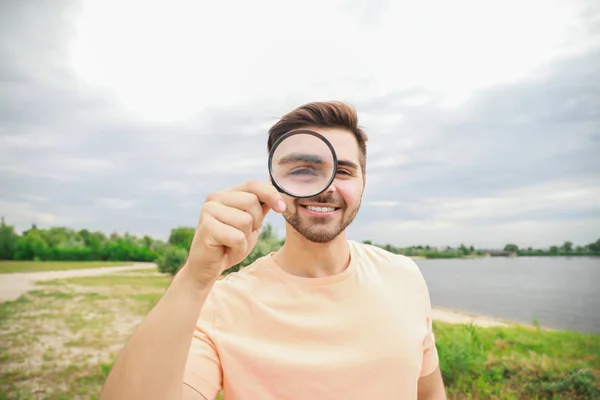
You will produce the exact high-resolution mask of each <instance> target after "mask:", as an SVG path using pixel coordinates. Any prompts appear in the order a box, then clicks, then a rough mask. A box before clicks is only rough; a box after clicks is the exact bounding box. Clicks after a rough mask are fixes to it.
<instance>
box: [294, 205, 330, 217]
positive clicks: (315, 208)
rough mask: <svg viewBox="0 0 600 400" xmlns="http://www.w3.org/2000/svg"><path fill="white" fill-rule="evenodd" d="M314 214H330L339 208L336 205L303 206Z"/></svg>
mask: <svg viewBox="0 0 600 400" xmlns="http://www.w3.org/2000/svg"><path fill="white" fill-rule="evenodd" d="M301 207H302V208H304V209H305V210H307V211H309V212H310V214H313V215H329V214H333V213H334V212H335V211H337V210H338V208H335V207H318V206H301Z"/></svg>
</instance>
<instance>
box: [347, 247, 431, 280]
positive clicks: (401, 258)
mask: <svg viewBox="0 0 600 400" xmlns="http://www.w3.org/2000/svg"><path fill="white" fill-rule="evenodd" d="M350 243H351V245H352V246H353V250H354V252H355V254H356V255H357V257H358V259H359V261H362V262H368V263H371V264H373V265H374V266H375V267H376V268H380V269H381V268H383V269H390V268H391V269H392V270H395V271H397V272H404V273H407V274H411V275H412V274H416V275H421V270H420V269H419V266H418V265H417V263H416V262H415V261H414V260H413V259H412V258H410V257H407V256H405V255H403V254H396V253H392V252H390V251H387V250H385V249H383V248H381V247H379V246H374V245H371V244H366V243H359V242H355V241H351V242H350Z"/></svg>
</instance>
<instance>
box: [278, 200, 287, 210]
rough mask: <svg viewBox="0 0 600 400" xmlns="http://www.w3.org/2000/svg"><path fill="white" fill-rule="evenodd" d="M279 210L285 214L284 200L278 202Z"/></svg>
mask: <svg viewBox="0 0 600 400" xmlns="http://www.w3.org/2000/svg"><path fill="white" fill-rule="evenodd" d="M277 210H278V211H280V212H284V211H285V203H284V202H283V200H279V201H278V202H277Z"/></svg>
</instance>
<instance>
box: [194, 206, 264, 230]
mask: <svg viewBox="0 0 600 400" xmlns="http://www.w3.org/2000/svg"><path fill="white" fill-rule="evenodd" d="M205 212H207V213H209V214H210V215H211V216H212V217H213V218H214V219H216V220H217V221H219V222H221V223H223V224H226V225H229V226H231V227H233V228H235V229H237V230H239V231H241V232H242V233H243V234H244V236H249V235H250V234H251V233H252V232H253V231H255V230H257V229H258V228H254V226H255V225H256V222H255V219H254V217H253V216H252V214H250V213H249V212H246V211H244V210H240V209H238V208H234V207H229V206H226V205H224V204H222V203H219V202H216V201H215V202H210V203H206V205H205ZM255 213H256V211H255ZM258 213H259V214H261V215H260V216H259V218H261V220H262V211H261V210H260V209H259V211H258ZM258 227H260V225H258Z"/></svg>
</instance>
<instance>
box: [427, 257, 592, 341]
mask: <svg viewBox="0 0 600 400" xmlns="http://www.w3.org/2000/svg"><path fill="white" fill-rule="evenodd" d="M417 264H418V265H419V267H420V268H421V271H422V273H423V276H424V277H425V280H426V281H427V284H428V286H429V292H430V296H431V302H432V304H433V306H434V307H436V306H437V307H440V308H446V309H452V310H462V311H467V312H471V313H474V314H482V315H487V316H490V317H496V318H501V319H505V320H511V321H517V322H522V323H525V324H532V323H533V321H534V319H535V318H537V320H538V321H539V323H540V325H541V326H545V327H548V328H555V329H565V330H570V331H578V332H592V333H597V334H600V257H515V258H506V257H493V258H477V259H452V260H418V261H417Z"/></svg>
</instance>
